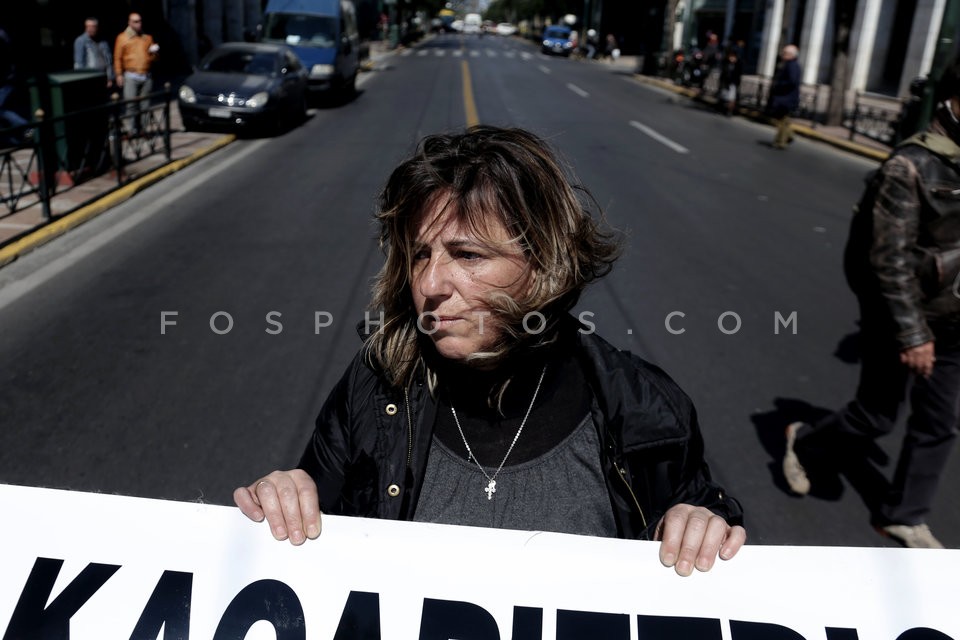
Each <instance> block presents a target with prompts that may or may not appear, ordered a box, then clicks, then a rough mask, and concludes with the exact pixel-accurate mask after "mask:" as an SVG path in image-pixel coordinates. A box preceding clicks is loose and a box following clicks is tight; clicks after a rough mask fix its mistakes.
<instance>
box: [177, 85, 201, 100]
mask: <svg viewBox="0 0 960 640" xmlns="http://www.w3.org/2000/svg"><path fill="white" fill-rule="evenodd" d="M179 95H180V99H181V100H183V101H184V102H186V103H187V104H193V103H195V102H196V101H197V94H195V93H194V92H193V89H191V88H190V87H188V86H187V85H183V86H182V87H180V92H179Z"/></svg>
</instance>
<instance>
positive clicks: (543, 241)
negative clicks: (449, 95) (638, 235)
mask: <svg viewBox="0 0 960 640" xmlns="http://www.w3.org/2000/svg"><path fill="white" fill-rule="evenodd" d="M378 205H379V207H378V208H379V212H378V214H377V220H378V221H379V223H380V248H381V250H383V251H384V253H385V255H386V261H385V262H384V265H383V268H382V269H381V270H380V273H379V274H378V275H377V277H376V280H375V282H374V285H373V297H372V301H371V309H372V311H373V313H374V315H376V314H378V313H380V312H382V313H383V323H382V325H381V326H380V327H379V328H378V331H376V332H374V333H373V334H372V335H371V336H370V337H369V338H368V340H367V343H366V347H367V358H368V361H369V362H370V363H371V365H373V366H376V367H378V368H381V369H382V370H383V371H384V372H385V374H386V375H387V377H388V378H389V379H390V381H391V383H392V384H395V385H397V386H401V387H402V386H406V385H407V384H409V383H410V381H411V379H412V376H413V375H414V373H415V372H416V371H417V369H418V368H420V367H422V368H423V369H424V371H425V373H426V374H427V375H428V379H429V381H430V382H431V385H430V386H431V388H432V387H433V386H434V383H435V380H433V379H432V378H433V376H432V375H430V373H431V372H430V367H429V366H427V364H426V361H425V359H424V355H425V352H424V349H430V348H432V343H430V340H429V337H427V336H423V335H421V334H419V332H418V330H417V311H416V308H415V307H414V304H413V295H412V292H411V288H410V287H411V285H410V283H411V273H412V266H413V257H414V246H415V244H416V241H417V238H416V234H417V231H418V226H419V225H420V223H421V220H422V216H423V215H424V214H425V213H426V212H428V211H434V210H436V208H437V207H438V206H442V207H444V208H445V209H446V210H447V211H449V212H451V213H452V215H453V216H454V218H455V219H456V221H457V222H458V223H459V224H461V225H462V226H464V227H465V228H467V229H470V230H471V231H472V232H474V233H475V234H476V235H477V236H478V237H479V238H487V237H489V234H488V233H485V229H486V228H488V227H487V225H488V224H489V223H490V221H491V216H496V219H497V220H499V221H500V222H501V223H502V224H503V225H504V226H505V228H506V229H507V231H508V233H509V234H510V236H511V237H512V238H513V239H515V241H516V243H517V246H519V247H520V249H521V250H522V252H523V255H524V257H525V258H526V260H527V261H528V263H529V265H530V274H529V276H528V277H529V281H528V286H527V287H526V288H525V292H524V293H522V294H520V295H519V296H518V297H517V298H516V299H514V298H510V297H508V296H506V295H502V294H501V295H497V294H496V292H494V293H492V294H491V295H490V299H489V300H488V304H489V305H490V309H491V313H492V317H493V318H495V319H496V321H497V323H498V328H499V329H500V330H501V337H500V340H499V341H498V343H497V344H495V345H493V346H492V347H491V348H490V349H489V350H488V351H486V352H484V353H481V354H475V355H473V356H471V359H472V360H476V361H478V362H477V364H481V363H487V364H489V363H494V362H497V361H499V360H502V359H503V358H505V357H506V356H507V355H509V354H512V353H515V352H517V351H518V350H520V349H526V348H536V347H538V346H540V345H544V344H548V343H550V342H552V341H553V340H554V339H555V337H556V332H555V328H556V324H557V322H558V321H559V320H560V318H561V317H562V316H563V315H564V314H566V312H567V311H569V310H570V309H571V308H572V307H573V306H574V305H575V304H576V303H577V300H578V299H579V297H580V294H581V292H582V291H583V289H584V287H585V286H586V285H587V284H589V283H590V282H592V281H593V280H596V279H597V278H600V277H602V276H604V275H606V274H607V273H608V272H609V271H610V269H611V267H612V265H613V262H614V261H615V260H616V258H617V256H618V255H619V253H620V241H619V236H618V234H617V233H616V232H614V231H613V230H611V229H609V228H606V227H605V226H603V225H602V223H601V222H600V221H599V220H598V219H596V218H594V217H593V216H592V215H591V213H590V210H591V207H595V206H596V203H595V201H594V200H593V198H592V197H591V196H590V194H589V193H588V192H587V191H586V190H585V189H583V188H582V187H579V186H573V183H572V182H571V181H570V180H569V179H568V178H567V175H566V173H565V172H564V170H563V168H561V166H560V163H559V162H558V160H557V158H556V156H555V154H554V153H553V151H552V150H551V149H550V148H549V146H548V145H547V144H546V143H545V142H544V141H543V140H541V139H540V138H538V137H537V136H535V135H533V134H532V133H530V132H528V131H524V130H522V129H503V128H498V127H491V126H476V127H471V128H470V129H468V130H467V131H466V132H465V133H461V134H452V135H431V136H428V137H426V138H424V139H423V140H422V141H421V142H420V144H419V145H418V147H417V150H416V152H415V153H414V155H413V156H412V157H410V158H409V159H407V160H406V161H404V162H403V163H402V164H400V166H398V167H397V168H396V169H395V170H394V171H393V173H392V174H391V175H390V178H389V180H388V181H387V184H386V186H385V187H384V189H383V191H382V192H381V193H380V197H379V202H378ZM533 311H537V312H539V313H542V314H543V316H544V317H545V318H546V320H547V323H546V329H545V330H543V331H540V330H539V329H540V327H539V326H538V325H539V321H538V320H531V321H529V322H528V326H529V327H530V328H531V329H532V330H536V331H537V333H536V334H534V333H532V332H528V331H526V330H525V329H524V326H523V319H524V317H525V316H526V315H527V314H528V313H530V312H533Z"/></svg>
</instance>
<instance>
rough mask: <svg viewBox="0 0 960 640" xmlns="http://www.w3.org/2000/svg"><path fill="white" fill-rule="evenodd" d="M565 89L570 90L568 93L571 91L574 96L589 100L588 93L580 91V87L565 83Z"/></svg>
mask: <svg viewBox="0 0 960 640" xmlns="http://www.w3.org/2000/svg"><path fill="white" fill-rule="evenodd" d="M567 89H570V91H573V92H574V93H575V94H577V95H578V96H580V97H581V98H589V97H590V94H589V93H587V92H586V91H584V90H583V89H581V88H580V87H578V86H577V85H575V84H570V83H569V82H568V83H567Z"/></svg>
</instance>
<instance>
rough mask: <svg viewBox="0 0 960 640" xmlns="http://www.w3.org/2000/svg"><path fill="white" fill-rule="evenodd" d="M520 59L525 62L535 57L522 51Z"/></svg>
mask: <svg viewBox="0 0 960 640" xmlns="http://www.w3.org/2000/svg"><path fill="white" fill-rule="evenodd" d="M520 57H521V58H523V59H524V60H529V59H531V58H532V57H533V54H532V53H527V52H526V51H521V52H520Z"/></svg>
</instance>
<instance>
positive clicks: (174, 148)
mask: <svg viewBox="0 0 960 640" xmlns="http://www.w3.org/2000/svg"><path fill="white" fill-rule="evenodd" d="M170 123H171V125H170V126H171V130H172V133H171V136H170V158H171V161H170V162H169V163H168V162H167V161H166V156H165V155H164V154H163V152H162V151H161V152H158V153H154V154H151V155H147V156H144V157H143V158H141V159H140V160H137V161H136V162H131V163H130V164H128V165H125V166H124V172H125V173H126V176H127V178H128V180H126V181H125V182H124V184H123V185H120V184H119V182H118V180H117V175H116V172H115V171H109V172H107V173H105V174H103V175H99V176H96V177H94V178H91V179H89V180H86V181H84V182H81V183H79V184H77V185H75V186H70V187H65V186H62V187H58V191H57V193H56V194H55V195H54V196H53V198H51V200H50V213H51V216H52V220H50V221H45V220H44V219H43V207H42V205H41V204H40V203H39V202H38V203H37V204H34V205H32V206H29V207H26V208H24V209H21V210H19V211H17V212H15V213H12V214H9V215H6V216H3V217H2V218H0V266H3V265H4V264H7V263H8V262H10V261H12V260H15V259H16V258H17V257H19V256H20V255H23V254H24V253H27V252H28V251H31V250H32V249H34V248H36V247H38V246H40V245H42V244H44V243H45V242H48V241H50V240H52V239H53V238H56V237H57V236H60V235H62V234H64V233H66V232H67V231H69V230H70V229H72V228H74V227H76V226H77V225H79V224H82V223H84V222H86V221H87V220H89V219H90V218H93V217H94V216H97V215H99V214H101V213H103V212H104V211H106V210H107V209H110V208H112V207H115V206H116V205H118V204H120V203H121V202H123V201H125V200H128V199H129V198H131V197H132V196H134V195H135V194H136V193H138V192H140V191H142V190H143V189H145V188H147V187H149V186H150V185H152V184H155V183H156V182H159V181H160V180H162V179H163V178H165V177H167V176H168V175H170V174H171V173H174V172H176V171H179V170H180V169H182V168H184V167H185V166H187V165H189V164H192V163H194V162H196V161H197V160H199V159H200V158H202V157H204V156H206V155H208V154H210V153H212V152H214V151H216V150H217V149H220V148H221V147H224V146H226V145H228V144H230V143H231V142H233V140H235V136H233V135H231V134H228V135H224V134H222V133H219V134H218V133H202V132H193V131H185V130H184V129H183V126H182V125H181V122H180V115H179V112H178V111H177V107H176V103H174V104H173V105H172V106H171V109H170Z"/></svg>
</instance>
